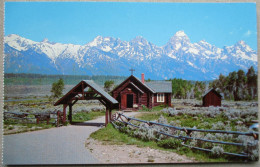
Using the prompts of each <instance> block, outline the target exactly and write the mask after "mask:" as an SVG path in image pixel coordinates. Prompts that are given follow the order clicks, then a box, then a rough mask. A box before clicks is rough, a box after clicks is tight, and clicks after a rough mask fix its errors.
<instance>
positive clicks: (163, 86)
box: [145, 81, 172, 93]
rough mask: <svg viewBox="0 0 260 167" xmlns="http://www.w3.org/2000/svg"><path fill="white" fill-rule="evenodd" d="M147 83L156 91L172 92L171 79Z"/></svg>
mask: <svg viewBox="0 0 260 167" xmlns="http://www.w3.org/2000/svg"><path fill="white" fill-rule="evenodd" d="M145 84H146V85H147V86H148V87H150V88H151V89H153V90H154V92H156V93H172V82H171V81H150V82H145Z"/></svg>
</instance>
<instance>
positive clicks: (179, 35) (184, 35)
mask: <svg viewBox="0 0 260 167" xmlns="http://www.w3.org/2000/svg"><path fill="white" fill-rule="evenodd" d="M174 36H176V37H187V35H186V34H185V32H184V31H183V30H181V31H177V32H176V33H175V35H174Z"/></svg>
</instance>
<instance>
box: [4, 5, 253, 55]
mask: <svg viewBox="0 0 260 167" xmlns="http://www.w3.org/2000/svg"><path fill="white" fill-rule="evenodd" d="M256 23H257V22H256V5H255V3H116V2H6V3H5V35H9V34H18V35H20V36H22V37H25V38H29V39H31V40H34V41H42V40H43V39H44V38H48V39H49V41H53V42H60V43H72V44H81V45H83V44H86V43H88V42H90V41H92V40H93V39H94V38H95V37H96V36H98V35H101V36H104V37H106V36H110V37H115V38H120V39H121V40H125V41H130V40H132V39H133V38H135V37H136V36H143V37H144V38H146V39H147V40H148V41H150V42H152V43H154V44H155V45H157V46H163V45H165V44H166V43H167V41H168V40H169V39H170V38H171V37H172V36H173V35H174V34H175V33H176V32H177V31H179V30H184V32H185V33H186V34H187V35H188V36H189V38H190V40H191V42H193V43H194V42H198V41H200V40H206V41H207V42H209V43H211V44H214V45H216V46H217V47H220V48H222V47H223V46H230V45H233V44H235V43H236V42H238V41H239V40H244V41H245V42H246V43H247V44H248V45H249V46H250V47H252V48H253V49H254V50H256V49H257V35H256V32H257V27H256V26H257V25H256Z"/></svg>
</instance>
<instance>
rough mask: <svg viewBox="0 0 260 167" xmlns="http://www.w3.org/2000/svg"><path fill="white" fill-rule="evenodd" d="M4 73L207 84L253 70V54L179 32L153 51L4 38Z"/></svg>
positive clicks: (134, 45)
mask: <svg viewBox="0 0 260 167" xmlns="http://www.w3.org/2000/svg"><path fill="white" fill-rule="evenodd" d="M4 43H5V49H4V50H5V72H6V73H41V74H68V75H69V74H71V75H86V74H87V75H125V76H128V75H129V74H130V72H129V69H130V68H132V67H133V68H135V70H136V71H135V74H136V75H137V74H140V73H143V72H144V73H145V75H146V78H151V79H169V78H174V77H177V78H183V79H190V80H210V79H214V78H217V77H218V76H219V74H220V73H222V74H228V73H229V72H231V71H235V70H238V69H243V70H245V71H246V70H247V69H248V68H249V67H250V66H254V68H255V69H257V54H256V51H254V50H252V49H251V48H250V47H249V46H248V45H247V44H246V43H245V42H244V41H239V42H237V43H236V44H234V45H233V46H224V47H223V48H217V47H216V46H214V45H211V44H209V43H207V42H206V41H204V40H202V41H199V42H197V43H191V42H190V39H189V37H188V36H187V35H186V34H185V33H184V31H178V32H177V33H176V34H175V35H174V36H173V37H171V38H170V40H169V41H168V42H167V44H166V45H164V46H162V47H158V46H156V45H154V44H152V43H151V42H149V41H147V40H146V39H144V38H143V37H140V36H138V37H136V38H135V39H133V40H131V41H129V42H127V41H121V40H120V39H118V38H112V37H102V36H97V37H96V38H95V39H94V40H93V41H91V42H89V43H87V44H85V45H74V44H61V43H53V42H50V41H48V39H44V40H43V41H41V42H35V41H32V40H30V39H26V38H23V37H20V36H18V35H15V34H11V35H8V36H6V37H5V40H4Z"/></svg>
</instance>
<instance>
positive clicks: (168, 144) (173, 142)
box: [158, 138, 182, 149]
mask: <svg viewBox="0 0 260 167" xmlns="http://www.w3.org/2000/svg"><path fill="white" fill-rule="evenodd" d="M158 146H160V147H163V148H175V149H177V148H179V147H181V146H182V145H181V140H179V139H174V138H170V139H165V140H161V141H159V142H158Z"/></svg>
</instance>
